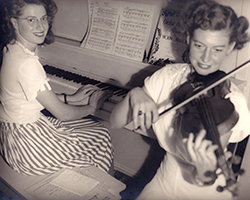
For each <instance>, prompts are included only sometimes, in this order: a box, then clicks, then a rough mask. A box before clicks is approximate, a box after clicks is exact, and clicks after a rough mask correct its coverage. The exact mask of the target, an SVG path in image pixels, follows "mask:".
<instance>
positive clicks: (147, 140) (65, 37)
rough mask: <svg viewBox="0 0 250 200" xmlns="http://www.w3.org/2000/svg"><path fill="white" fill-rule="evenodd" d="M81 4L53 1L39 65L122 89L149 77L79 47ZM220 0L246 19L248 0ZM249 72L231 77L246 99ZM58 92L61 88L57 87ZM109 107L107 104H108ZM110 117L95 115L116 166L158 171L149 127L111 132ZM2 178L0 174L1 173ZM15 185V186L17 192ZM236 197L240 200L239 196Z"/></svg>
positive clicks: (137, 67) (236, 59)
mask: <svg viewBox="0 0 250 200" xmlns="http://www.w3.org/2000/svg"><path fill="white" fill-rule="evenodd" d="M128 1H131V0H128ZM86 2H87V1H86V0H81V1H80V0H79V1H74V3H72V2H70V3H69V1H67V0H56V3H57V4H58V7H59V12H58V15H57V16H56V19H55V25H56V26H55V34H56V36H57V37H56V41H55V43H53V44H51V45H48V46H45V47H41V48H40V49H39V57H40V60H41V63H42V64H43V65H48V66H53V67H55V68H59V69H63V70H66V71H69V72H72V73H75V74H79V75H81V76H84V77H89V78H91V79H95V80H98V81H101V82H102V83H107V84H111V85H114V86H117V87H120V88H125V89H127V90H129V89H131V88H133V87H136V86H142V85H143V80H144V79H145V78H146V77H147V76H148V75H151V74H152V73H153V72H155V71H156V70H158V69H159V67H158V66H153V65H149V64H147V63H145V62H138V61H133V60H129V59H125V58H122V57H118V56H113V55H109V54H106V53H102V52H97V51H94V50H89V49H85V48H82V47H80V45H81V42H82V38H83V36H84V35H85V33H86V30H87V24H88V14H87V12H88V10H87V9H86V5H87V3H86ZM136 2H139V3H148V4H156V5H157V8H158V9H157V10H158V14H159V13H160V9H161V7H162V6H164V5H166V4H167V2H168V1H167V0H157V1H154V2H153V1H150V0H146V1H143V0H136ZM220 2H221V3H228V4H229V5H232V6H233V7H236V10H237V11H238V12H239V13H240V14H242V15H244V16H246V17H248V19H250V13H249V11H248V9H247V8H250V1H247V0H241V1H238V0H229V1H227V2H225V1H223V0H220ZM71 3H72V4H71ZM70 6H71V8H72V9H70V8H68V9H67V7H70ZM73 9H74V10H73ZM81 9H82V10H81ZM70 18H72V19H75V18H76V19H75V21H76V22H75V23H73V21H72V19H70ZM70 20H71V21H70ZM81 20H82V21H81ZM154 20H155V27H156V25H157V20H158V18H157V14H156V18H155V19H154ZM71 23H73V24H71ZM80 25H81V26H80ZM153 35H154V32H152V33H151V42H152V38H153ZM150 44H151V43H150ZM249 52H250V47H249V45H248V46H247V47H246V48H245V49H244V50H242V51H241V52H235V53H233V54H232V55H230V57H229V59H228V60H226V61H225V63H224V64H223V67H224V68H225V71H229V70H231V69H228V66H232V63H234V66H235V67H236V66H238V65H240V64H242V63H243V62H245V61H246V60H248V59H249V58H250V53H249ZM229 63H230V65H229ZM249 75H250V69H246V70H243V72H241V73H238V74H237V75H236V78H238V79H241V80H243V81H245V82H244V84H242V85H240V87H241V89H242V91H243V92H244V94H245V95H246V97H247V99H248V102H249V100H250V92H249V91H250V81H248V80H247V78H248V76H249ZM63 83H67V81H65V80H62V84H61V85H62V87H61V88H62V90H63V92H66V90H67V91H68V92H72V91H73V90H72V89H73V88H74V87H76V86H75V85H74V84H73V87H68V84H66V85H67V86H65V85H64V84H63ZM69 84H70V83H69ZM59 85H60V84H59ZM59 87H60V86H59ZM58 90H59V91H60V89H58ZM108 104H109V105H110V103H106V105H108ZM109 105H108V106H107V107H109V108H110V106H109ZM249 105H250V104H249ZM104 107H105V106H104ZM249 107H250V106H249ZM111 108H112V105H111ZM109 115H110V110H108V109H105V108H102V109H101V110H100V112H99V113H98V114H97V117H99V118H100V120H102V122H103V123H104V125H105V126H107V127H108V128H109V129H110V132H111V136H112V142H113V145H114V148H115V160H114V164H115V169H116V170H119V171H121V172H123V173H125V174H127V175H129V176H132V177H133V176H137V177H143V176H145V177H148V178H149V177H150V176H151V175H152V174H147V173H150V171H151V172H152V173H153V172H154V171H155V170H156V169H157V166H158V164H159V163H160V161H161V159H162V156H163V154H164V151H163V150H162V149H161V148H160V147H159V145H158V143H157V141H156V140H155V135H154V133H153V132H152V131H149V132H148V133H147V134H141V133H137V132H134V131H132V130H129V129H125V128H124V129H121V130H113V129H111V127H110V125H109ZM249 146H250V145H248V146H247V150H246V152H249ZM248 154H249V153H246V155H248ZM249 162H250V161H249V158H248V156H246V157H245V158H244V162H243V167H244V166H246V168H249ZM246 170H248V169H246ZM249 170H250V168H249ZM0 171H1V170H0ZM0 173H1V172H0ZM247 174H248V178H247V179H246V178H245V179H243V180H242V181H243V182H249V180H248V179H250V176H249V173H247ZM1 177H4V176H2V175H1ZM10 177H11V176H10ZM12 178H13V176H12ZM4 181H5V182H7V183H8V184H10V187H14V186H13V185H11V183H13V180H10V181H9V180H4ZM0 187H1V185H0ZM19 189H20V188H18V189H17V190H19ZM241 191H242V195H246V194H250V192H249V191H248V188H247V186H242V187H241ZM239 199H243V198H242V197H241V196H240V197H239Z"/></svg>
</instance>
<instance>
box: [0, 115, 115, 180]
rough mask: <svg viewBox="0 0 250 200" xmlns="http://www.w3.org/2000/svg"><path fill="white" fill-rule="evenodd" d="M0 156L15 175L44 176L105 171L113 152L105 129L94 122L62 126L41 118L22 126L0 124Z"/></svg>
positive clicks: (63, 123) (76, 121)
mask: <svg viewBox="0 0 250 200" xmlns="http://www.w3.org/2000/svg"><path fill="white" fill-rule="evenodd" d="M0 153H1V155H2V156H3V158H4V159H5V161H6V162H7V163H8V164H9V166H10V167H12V168H13V169H14V170H15V171H17V172H19V173H21V174H24V175H44V174H48V173H53V172H56V171H58V170H60V169H61V168H73V167H76V166H77V167H87V166H90V165H95V166H97V167H98V168H100V169H102V170H104V171H108V170H109V168H110V166H111V163H112V161H113V154H114V151H113V147H112V144H111V138H110V135H109V131H108V129H107V128H105V127H104V126H103V124H102V123H101V122H99V121H98V120H96V119H94V118H83V119H81V120H74V121H68V122H61V121H60V120H57V119H55V118H52V117H45V116H41V118H40V119H39V120H38V121H36V122H34V123H28V124H24V125H17V124H15V123H5V122H0Z"/></svg>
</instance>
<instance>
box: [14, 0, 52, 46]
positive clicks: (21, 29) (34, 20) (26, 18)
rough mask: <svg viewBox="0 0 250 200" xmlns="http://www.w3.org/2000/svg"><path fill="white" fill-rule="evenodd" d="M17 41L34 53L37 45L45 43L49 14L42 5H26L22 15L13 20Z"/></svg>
mask: <svg viewBox="0 0 250 200" xmlns="http://www.w3.org/2000/svg"><path fill="white" fill-rule="evenodd" d="M11 21H12V23H13V26H14V28H15V32H16V36H17V41H19V42H21V43H22V44H23V45H24V46H26V47H27V48H28V49H29V50H31V51H34V50H35V48H36V46H37V44H41V43H43V42H44V39H45V37H46V34H47V32H48V28H49V25H48V21H47V13H46V10H45V8H44V6H42V5H35V4H26V5H25V6H24V7H23V10H22V15H21V16H19V17H18V18H12V19H11Z"/></svg>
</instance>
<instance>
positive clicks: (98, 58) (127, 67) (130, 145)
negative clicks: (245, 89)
mask: <svg viewBox="0 0 250 200" xmlns="http://www.w3.org/2000/svg"><path fill="white" fill-rule="evenodd" d="M55 2H56V3H57V6H58V13H57V15H56V17H55V23H54V25H55V26H54V33H55V36H56V37H55V42H54V43H53V44H50V45H46V46H42V47H40V48H39V49H38V55H39V58H40V62H41V63H42V64H43V66H44V69H45V71H46V73H47V76H48V78H49V79H50V84H51V87H52V88H53V90H54V91H55V93H68V94H71V93H74V92H75V91H76V90H77V89H78V88H79V87H81V86H82V85H83V84H93V85H96V86H97V87H100V88H101V89H103V90H111V91H112V93H113V95H112V97H110V98H109V99H108V100H107V101H105V102H104V104H103V106H102V107H101V109H100V110H99V111H97V112H96V114H95V117H98V118H99V119H100V120H101V121H102V122H103V124H104V125H105V126H106V127H107V128H108V129H109V130H110V133H111V137H112V142H113V145H114V148H115V160H114V164H115V169H117V170H119V171H121V172H122V173H125V174H126V175H129V176H131V177H134V176H137V175H138V172H139V171H140V170H141V168H143V166H145V160H146V159H147V158H148V153H149V152H151V151H152V149H155V150H154V151H156V150H157V149H160V147H159V145H158V143H157V141H156V140H155V135H154V133H153V131H152V129H150V130H149V131H148V132H147V133H146V134H145V133H143V132H142V131H140V130H137V131H134V130H133V128H130V127H127V128H124V129H121V130H113V129H111V127H110V124H109V118H110V114H111V111H112V109H113V107H114V106H115V104H116V103H117V102H119V101H120V100H121V99H122V98H123V97H124V96H125V95H126V94H127V92H128V91H129V90H130V89H131V88H133V87H136V86H142V85H143V82H144V79H145V78H146V77H147V76H149V75H151V74H152V73H154V72H155V71H156V70H158V69H159V66H155V65H150V64H148V63H146V62H144V61H142V60H141V61H135V60H130V59H127V58H123V57H119V56H115V55H111V54H107V53H104V52H101V51H95V50H91V49H87V48H83V47H81V44H82V42H83V37H84V36H85V34H86V31H87V26H86V23H88V13H87V9H86V6H87V3H86V2H87V0H83V1H81V3H79V1H78V3H76V2H75V3H74V4H72V2H70V3H69V2H68V1H67V0H56V1H55ZM136 2H139V3H146V4H149V5H154V6H156V8H155V10H156V13H154V19H153V22H152V24H153V27H154V28H153V30H151V32H152V33H150V36H149V41H148V43H149V45H148V46H150V45H151V44H152V40H153V36H154V32H155V28H156V26H157V21H158V18H159V14H160V10H161V8H162V3H163V0H157V1H154V2H152V1H150V0H147V1H141V0H136ZM78 4H80V5H78ZM72 10H74V12H72ZM85 11H86V13H85ZM70 18H71V19H70ZM72 19H75V20H72ZM79 19H81V21H79ZM65 24H69V25H70V28H68V27H67V26H66V25H65ZM72 30H74V31H72ZM145 51H148V50H145ZM153 147H154V148H153ZM160 151H162V150H160ZM162 154H163V152H162ZM159 156H160V158H159V161H158V163H160V160H161V159H162V156H161V155H159ZM155 163H157V162H155ZM156 168H157V167H156ZM152 171H153V170H152ZM139 173H140V172H139Z"/></svg>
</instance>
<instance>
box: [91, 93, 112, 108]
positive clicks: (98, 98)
mask: <svg viewBox="0 0 250 200" xmlns="http://www.w3.org/2000/svg"><path fill="white" fill-rule="evenodd" d="M111 96H112V92H111V91H108V90H105V91H103V90H101V89H98V90H95V91H94V92H92V93H91V95H90V96H89V102H88V104H89V105H90V106H93V107H94V108H95V110H99V109H100V107H101V106H102V104H103V103H104V101H105V100H106V99H107V98H109V97H111Z"/></svg>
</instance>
